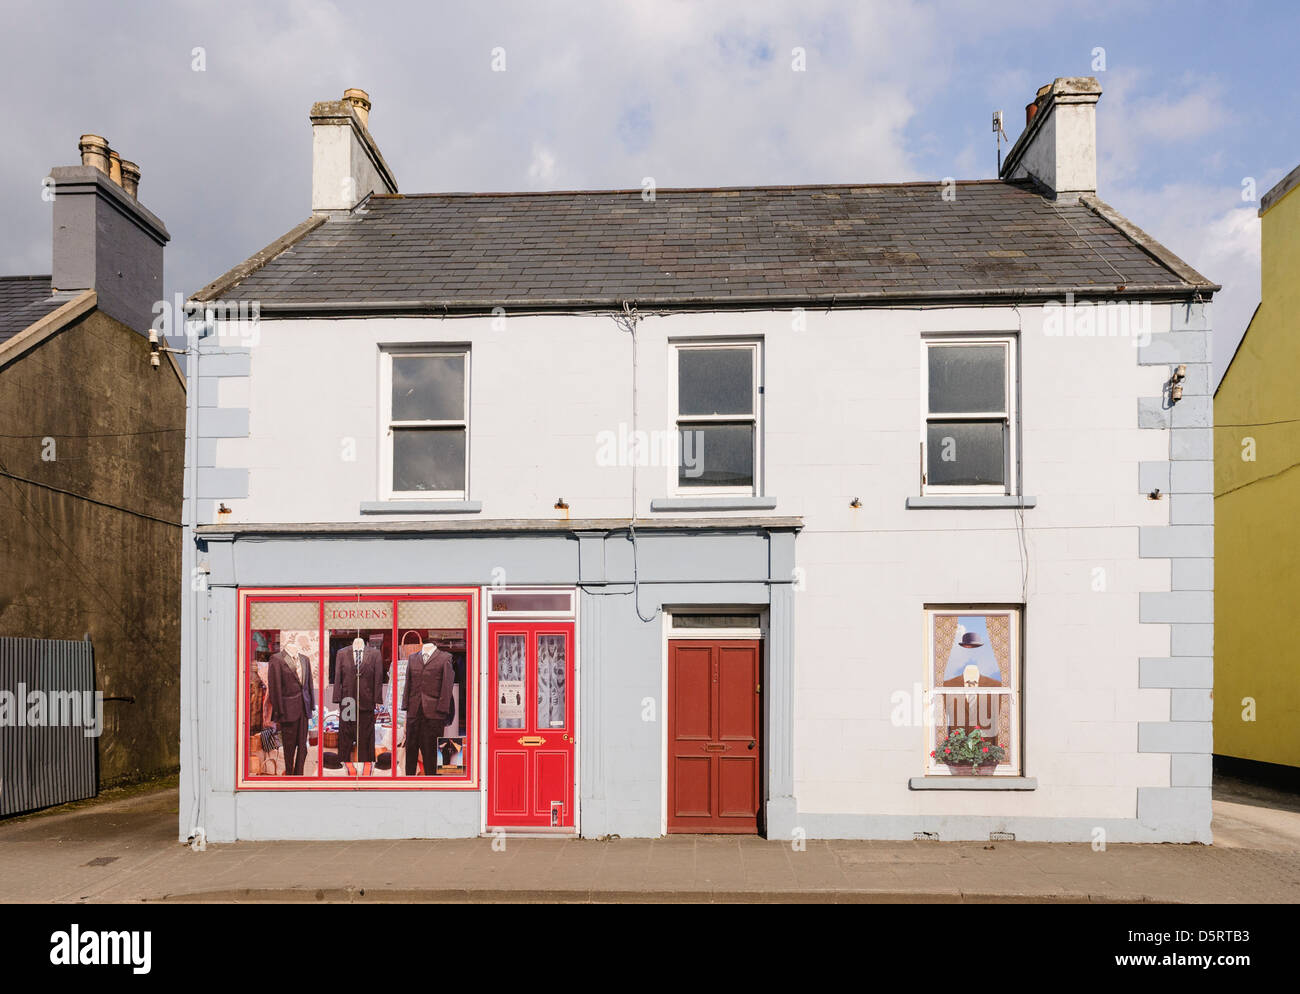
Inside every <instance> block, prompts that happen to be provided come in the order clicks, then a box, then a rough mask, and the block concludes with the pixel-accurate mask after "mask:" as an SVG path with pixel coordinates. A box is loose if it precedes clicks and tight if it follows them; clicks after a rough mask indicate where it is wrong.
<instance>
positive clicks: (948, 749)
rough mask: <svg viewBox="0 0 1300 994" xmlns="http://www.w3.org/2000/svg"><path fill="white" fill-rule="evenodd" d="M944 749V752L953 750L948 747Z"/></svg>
mask: <svg viewBox="0 0 1300 994" xmlns="http://www.w3.org/2000/svg"><path fill="white" fill-rule="evenodd" d="M943 751H944V752H952V750H951V749H946V748H945V749H944V750H943Z"/></svg>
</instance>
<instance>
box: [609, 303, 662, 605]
mask: <svg viewBox="0 0 1300 994" xmlns="http://www.w3.org/2000/svg"><path fill="white" fill-rule="evenodd" d="M640 320H641V315H640V314H639V313H637V309H636V305H635V304H633V303H630V302H629V301H626V300H625V301H623V313H622V314H615V315H614V323H615V324H617V325H618V326H619V328H621V329H622V330H623V331H626V332H628V333H629V334H630V335H631V336H632V444H633V445H639V442H638V440H637V433H636V423H637V418H636V415H637V395H636V384H637V343H636V326H637V324H638V323H639V322H640ZM637 455H638V456H639V455H640V453H637ZM636 464H637V460H636V458H633V459H632V518H631V521H630V522H629V524H628V531H629V533H630V535H631V538H632V606H633V607H635V608H636V616H637V617H638V618H640V619H641V620H642V621H643V622H645V623H647V624H649V623H650V622H652V621H654V620H655V618H657V617H659V612H660V610H661V608H655V610H654V614H652V615H650V617H648V618H647V617H646V616H645V615H644V614H642V613H641V578H640V576H639V574H638V572H637V542H636V510H637V502H636Z"/></svg>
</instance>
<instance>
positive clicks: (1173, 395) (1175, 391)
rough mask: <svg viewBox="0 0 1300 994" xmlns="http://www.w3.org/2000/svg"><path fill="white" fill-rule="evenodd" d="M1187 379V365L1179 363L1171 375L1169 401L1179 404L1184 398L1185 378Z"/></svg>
mask: <svg viewBox="0 0 1300 994" xmlns="http://www.w3.org/2000/svg"><path fill="white" fill-rule="evenodd" d="M1185 379H1187V366H1186V364H1185V363H1179V364H1178V367H1177V368H1176V369H1175V370H1174V375H1173V376H1171V377H1169V402H1170V403H1171V404H1177V403H1178V402H1179V401H1180V400H1182V399H1183V380H1185Z"/></svg>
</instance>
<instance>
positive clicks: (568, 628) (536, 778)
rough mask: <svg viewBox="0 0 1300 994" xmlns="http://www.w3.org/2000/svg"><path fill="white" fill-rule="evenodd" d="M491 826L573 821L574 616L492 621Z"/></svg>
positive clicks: (553, 824) (563, 824)
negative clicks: (566, 619) (553, 619)
mask: <svg viewBox="0 0 1300 994" xmlns="http://www.w3.org/2000/svg"><path fill="white" fill-rule="evenodd" d="M488 644H489V646H490V647H491V648H490V656H491V659H490V663H489V667H488V669H489V672H490V673H491V681H490V683H491V695H490V697H489V698H488V699H489V701H490V702H491V708H490V709H489V712H488V767H487V781H488V811H487V823H488V828H489V829H493V828H572V827H573V773H574V764H573V754H574V737H573V691H574V686H573V622H571V621H570V622H537V623H531V624H515V623H506V622H502V623H501V624H494V625H490V626H489V627H488Z"/></svg>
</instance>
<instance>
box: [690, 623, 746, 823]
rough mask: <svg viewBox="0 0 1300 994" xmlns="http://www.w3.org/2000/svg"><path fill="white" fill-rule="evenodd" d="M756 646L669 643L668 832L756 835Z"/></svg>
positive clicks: (692, 642) (713, 642)
mask: <svg viewBox="0 0 1300 994" xmlns="http://www.w3.org/2000/svg"><path fill="white" fill-rule="evenodd" d="M761 673H762V656H761V644H760V643H759V642H756V641H740V640H727V641H670V642H669V643H668V831H669V832H670V833H676V832H723V833H745V834H755V833H757V832H758V820H759V812H760V809H761V807H762V743H761V741H760V731H761V725H760V722H761V720H762V695H761V686H760V679H761Z"/></svg>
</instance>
